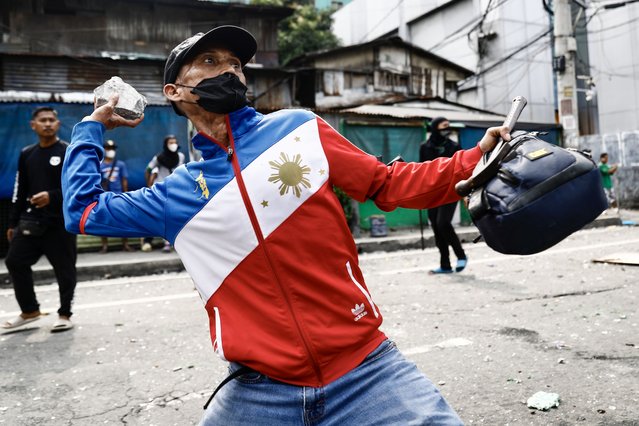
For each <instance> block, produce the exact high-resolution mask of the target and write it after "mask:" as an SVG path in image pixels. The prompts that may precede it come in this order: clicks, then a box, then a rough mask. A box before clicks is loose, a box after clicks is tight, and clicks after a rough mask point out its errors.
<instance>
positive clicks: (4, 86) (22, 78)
mask: <svg viewBox="0 0 639 426" xmlns="http://www.w3.org/2000/svg"><path fill="white" fill-rule="evenodd" d="M1 64H2V73H1V76H2V81H1V85H0V89H1V90H27V91H34V92H51V93H64V92H92V91H93V89H95V88H96V87H97V86H99V85H100V84H102V83H103V82H105V81H106V80H108V79H109V78H111V77H112V76H114V75H118V76H120V77H122V79H123V80H124V81H126V82H128V83H129V84H131V85H132V86H133V87H135V88H136V89H137V90H138V91H139V92H140V93H142V94H143V95H144V96H146V97H147V99H148V100H149V102H150V103H151V104H161V105H166V104H167V102H166V100H165V99H164V95H163V94H162V73H163V70H164V63H163V62H160V61H148V60H136V61H114V60H111V59H82V58H62V57H33V56H3V57H2V63H1Z"/></svg>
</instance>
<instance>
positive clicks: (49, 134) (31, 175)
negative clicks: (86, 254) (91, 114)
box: [2, 107, 76, 332]
mask: <svg viewBox="0 0 639 426" xmlns="http://www.w3.org/2000/svg"><path fill="white" fill-rule="evenodd" d="M31 128H32V129H33V131H34V132H35V133H36V134H37V135H38V139H39V142H38V143H37V144H33V145H29V146H27V147H25V148H24V149H22V152H21V153H20V158H19V161H18V172H17V174H16V184H15V188H14V194H13V206H12V209H11V213H10V216H9V229H8V230H7V239H8V240H9V242H10V245H9V252H8V253H7V257H6V259H5V264H6V265H7V269H8V271H9V274H10V275H11V279H12V281H13V288H14V291H15V295H16V299H17V301H18V305H20V310H21V311H22V313H21V314H20V315H18V316H17V317H16V318H14V319H13V320H10V321H6V322H5V323H3V324H2V328H5V329H10V328H15V327H19V326H22V325H24V324H27V323H29V322H32V321H35V320H37V319H39V318H40V316H41V312H40V305H39V304H38V300H37V299H36V294H35V291H34V287H33V274H32V270H31V267H32V266H33V265H34V264H35V263H36V262H37V261H38V260H39V259H40V257H41V256H42V255H43V254H44V255H45V256H46V257H47V259H48V260H49V262H51V265H52V266H53V270H54V271H55V276H56V279H57V281H58V287H59V292H60V309H58V315H59V318H58V320H57V321H56V322H55V323H54V325H53V328H52V329H51V331H52V332H57V331H64V330H69V329H70V328H72V327H73V324H72V323H71V320H70V318H71V315H72V312H71V303H72V301H73V294H74V291H75V285H76V269H75V261H76V236H75V235H73V234H70V233H68V232H67V231H66V230H65V229H64V219H63V217H62V189H61V179H60V177H61V174H62V162H63V160H64V154H65V152H66V149H67V146H68V144H67V143H66V142H63V141H61V140H60V139H59V138H58V136H57V133H58V129H59V128H60V121H59V120H58V114H57V113H56V111H55V110H54V109H53V108H50V107H40V108H37V109H36V110H35V111H34V112H33V115H32V117H31Z"/></svg>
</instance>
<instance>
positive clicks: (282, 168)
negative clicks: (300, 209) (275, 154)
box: [268, 152, 311, 198]
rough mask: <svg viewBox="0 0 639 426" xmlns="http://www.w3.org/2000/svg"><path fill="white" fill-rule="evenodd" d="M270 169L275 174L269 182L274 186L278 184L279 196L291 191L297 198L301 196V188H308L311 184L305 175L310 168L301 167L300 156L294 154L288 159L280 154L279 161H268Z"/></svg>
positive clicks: (285, 155)
mask: <svg viewBox="0 0 639 426" xmlns="http://www.w3.org/2000/svg"><path fill="white" fill-rule="evenodd" d="M268 163H269V164H270V165H271V169H273V170H275V171H276V172H275V173H273V174H272V175H271V176H270V177H269V178H268V181H269V182H273V183H275V184H277V183H279V184H280V186H279V188H278V189H279V190H280V195H284V194H288V191H289V190H291V189H292V190H293V194H295V196H296V197H297V198H300V195H302V189H303V188H302V187H306V188H310V187H311V182H310V181H309V180H308V179H307V178H306V175H308V174H310V173H311V168H310V167H308V166H304V165H302V156H301V155H300V154H295V155H294V156H293V158H292V159H289V157H288V155H287V154H286V153H285V152H282V153H280V158H279V161H269V162H268Z"/></svg>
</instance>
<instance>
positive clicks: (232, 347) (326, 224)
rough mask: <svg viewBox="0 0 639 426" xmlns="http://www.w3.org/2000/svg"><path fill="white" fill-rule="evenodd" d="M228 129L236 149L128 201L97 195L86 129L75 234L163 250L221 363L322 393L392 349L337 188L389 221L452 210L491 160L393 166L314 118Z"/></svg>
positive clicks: (220, 149)
mask: <svg viewBox="0 0 639 426" xmlns="http://www.w3.org/2000/svg"><path fill="white" fill-rule="evenodd" d="M226 120H227V129H230V130H229V134H228V135H229V139H230V146H229V147H228V148H227V147H224V146H223V145H221V144H220V143H219V142H217V141H215V140H214V139H212V138H211V137H209V136H207V135H206V134H203V133H199V134H197V135H196V136H195V137H194V138H193V144H194V146H195V147H196V148H197V149H198V150H200V151H201V152H202V156H203V160H202V161H199V162H190V163H188V164H186V165H184V166H181V167H179V168H177V169H176V170H175V171H174V172H173V174H172V175H171V176H169V177H168V178H167V179H165V180H164V181H163V182H161V183H158V184H155V185H154V186H153V187H151V188H142V189H140V190H137V191H132V192H127V193H124V194H113V193H110V192H104V191H103V190H102V188H101V186H100V172H99V163H100V160H101V159H102V157H103V155H104V151H103V148H102V140H103V134H104V131H105V127H104V126H103V125H102V124H101V123H98V122H95V121H83V122H81V123H78V124H77V125H76V126H75V127H74V129H73V134H72V138H71V145H70V147H69V148H68V150H67V155H66V160H65V162H64V170H63V177H62V182H63V191H64V198H65V203H64V206H65V207H64V216H65V222H66V227H67V229H68V230H69V231H70V232H74V233H86V234H94V235H103V236H119V237H125V236H126V237H137V236H140V237H142V236H161V237H162V238H165V239H167V240H168V241H170V242H171V244H173V245H174V246H175V250H176V251H177V253H178V254H179V256H180V258H181V259H182V262H183V263H184V266H185V268H186V269H187V271H188V272H189V274H190V275H191V277H192V278H193V281H194V283H195V285H196V288H197V290H198V292H199V294H200V296H201V298H202V300H203V302H204V305H205V309H206V311H207V313H208V316H209V323H210V331H211V339H212V341H213V348H214V350H215V352H216V353H217V354H218V355H219V356H220V357H221V358H222V359H225V360H228V361H235V362H238V363H240V364H243V365H246V366H248V367H250V368H252V369H254V370H256V371H259V372H261V373H262V374H265V375H267V376H269V377H271V378H273V379H276V380H279V381H282V382H286V383H290V384H293V385H300V386H315V387H317V386H323V385H326V384H328V383H330V382H332V381H334V380H336V379H337V378H339V377H341V376H342V375H344V374H346V373H347V372H348V371H350V370H351V369H353V368H355V367H356V366H357V365H358V364H359V363H360V362H361V361H362V360H363V359H364V358H365V357H366V356H367V355H368V354H369V353H370V352H371V351H372V350H373V349H375V348H376V347H377V346H378V345H379V344H380V343H381V342H382V341H383V340H384V339H385V338H386V337H385V335H384V334H383V333H382V332H381V331H380V330H379V326H380V324H381V323H382V316H381V314H380V312H379V308H378V307H377V306H376V305H375V303H374V302H373V299H372V297H371V295H370V293H369V291H368V289H367V287H366V284H365V283H364V278H363V276H362V273H361V271H360V268H359V265H358V257H357V249H356V246H355V243H354V241H353V238H352V236H351V234H350V231H349V229H348V226H347V223H346V220H345V218H344V213H343V210H342V207H341V205H340V203H339V201H338V199H337V197H336V196H335V194H334V192H333V186H337V187H339V188H341V189H343V190H344V191H345V192H346V193H347V194H348V195H350V196H351V197H353V198H354V199H356V200H358V201H364V200H365V199H367V198H372V199H374V201H375V203H376V205H377V206H378V207H379V208H381V209H382V210H385V211H390V210H392V209H394V208H396V207H407V208H427V207H433V206H436V205H440V204H445V203H450V202H452V201H455V200H457V199H458V196H457V195H456V194H455V191H454V184H455V183H456V182H458V181H459V180H461V179H465V178H467V177H468V176H470V174H471V172H472V170H473V168H474V166H475V164H476V163H477V162H478V161H479V159H480V157H481V151H480V150H479V148H478V147H475V148H473V149H470V150H467V151H459V152H458V153H456V154H455V155H454V156H453V157H452V158H444V159H438V160H435V161H432V162H427V163H394V164H393V165H392V166H386V165H384V164H382V163H380V162H379V161H377V159H376V158H375V157H374V156H372V155H369V154H366V153H364V152H363V151H361V150H360V149H358V148H357V147H355V146H354V145H352V144H351V143H350V142H349V141H347V140H346V139H344V138H343V137H342V136H341V135H340V134H339V133H338V132H336V131H335V130H334V129H332V128H331V127H330V126H329V125H328V124H326V123H325V122H324V121H323V120H322V119H320V118H319V117H317V116H316V115H315V114H313V113H311V112H308V111H304V110H282V111H279V112H275V113H272V114H268V115H262V114H260V113H258V112H256V111H255V110H254V109H253V108H250V107H245V108H242V109H240V110H237V111H235V112H232V113H231V114H229V115H227V116H226Z"/></svg>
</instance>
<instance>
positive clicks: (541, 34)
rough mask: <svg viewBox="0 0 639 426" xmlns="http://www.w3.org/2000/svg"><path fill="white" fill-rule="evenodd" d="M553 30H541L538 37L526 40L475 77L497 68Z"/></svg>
mask: <svg viewBox="0 0 639 426" xmlns="http://www.w3.org/2000/svg"><path fill="white" fill-rule="evenodd" d="M551 32H552V30H546V31H543V32H541V33H540V34H538V35H537V36H536V37H534V38H533V39H531V40H530V41H528V42H526V43H525V44H523V45H521V46H519V47H517V48H515V49H514V50H513V51H512V52H510V53H508V54H506V55H505V56H503V57H501V58H499V59H497V60H496V61H495V62H493V64H492V65H490V66H488V67H486V68H484V69H483V70H481V71H479V72H478V73H476V74H475V75H474V77H478V76H480V75H482V74H485V73H487V72H488V71H490V70H492V69H494V68H497V67H498V66H500V65H502V64H503V63H504V61H507V60H508V59H510V58H512V57H513V56H515V55H516V54H518V53H519V52H521V51H522V50H524V49H526V48H527V47H529V46H532V45H533V44H535V43H536V42H537V41H539V40H541V39H542V38H544V37H546V36H547V35H548V34H550V33H551Z"/></svg>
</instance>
